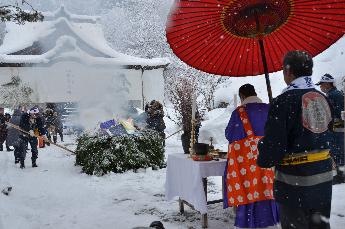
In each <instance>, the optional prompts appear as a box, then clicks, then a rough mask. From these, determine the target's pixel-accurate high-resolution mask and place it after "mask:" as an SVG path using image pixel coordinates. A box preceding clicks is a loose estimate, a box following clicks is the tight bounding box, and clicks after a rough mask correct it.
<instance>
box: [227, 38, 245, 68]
mask: <svg viewBox="0 0 345 229" xmlns="http://www.w3.org/2000/svg"><path fill="white" fill-rule="evenodd" d="M238 41H239V42H242V39H240V40H239V39H238ZM236 51H237V52H236ZM239 51H240V49H239V45H236V47H235V50H234V52H236V54H235V55H232V56H231V57H230V58H229V60H228V64H230V63H229V61H230V60H232V59H233V58H236V57H237V56H238V53H239ZM228 64H227V65H228ZM234 64H235V61H232V66H231V68H228V69H230V70H231V69H233V67H234ZM231 73H232V70H231Z"/></svg>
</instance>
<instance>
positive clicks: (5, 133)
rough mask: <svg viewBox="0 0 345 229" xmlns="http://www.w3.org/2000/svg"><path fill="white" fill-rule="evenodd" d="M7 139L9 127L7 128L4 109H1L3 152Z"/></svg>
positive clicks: (0, 149) (0, 131)
mask: <svg viewBox="0 0 345 229" xmlns="http://www.w3.org/2000/svg"><path fill="white" fill-rule="evenodd" d="M6 138H7V126H6V118H5V116H4V109H3V108H1V109H0V151H3V150H4V148H3V144H4V142H5V141H6Z"/></svg>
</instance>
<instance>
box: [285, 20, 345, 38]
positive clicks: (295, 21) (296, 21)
mask: <svg viewBox="0 0 345 229" xmlns="http://www.w3.org/2000/svg"><path fill="white" fill-rule="evenodd" d="M295 19H296V20H295ZM290 21H291V23H293V24H302V25H303V26H308V27H313V28H315V29H318V30H323V31H326V32H329V33H331V34H333V33H334V31H332V30H328V29H326V28H323V29H320V26H319V25H320V24H322V23H317V22H314V21H308V22H310V23H311V24H317V25H315V26H314V25H309V24H306V23H303V22H305V21H304V20H297V18H294V19H291V20H290ZM322 25H325V24H322ZM327 26H329V27H331V26H330V25H327ZM339 29H344V28H339Z"/></svg>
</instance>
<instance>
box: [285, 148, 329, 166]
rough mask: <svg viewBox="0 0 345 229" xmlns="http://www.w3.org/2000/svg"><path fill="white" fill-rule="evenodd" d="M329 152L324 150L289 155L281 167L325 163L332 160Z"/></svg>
mask: <svg viewBox="0 0 345 229" xmlns="http://www.w3.org/2000/svg"><path fill="white" fill-rule="evenodd" d="M330 157H331V155H330V153H329V150H322V151H317V152H309V153H302V154H294V155H289V156H288V157H285V158H284V159H283V162H282V163H281V165H300V164H305V163H311V162H317V161H323V160H326V159H328V158H330Z"/></svg>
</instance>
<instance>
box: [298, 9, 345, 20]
mask: <svg viewBox="0 0 345 229" xmlns="http://www.w3.org/2000/svg"><path fill="white" fill-rule="evenodd" d="M295 12H297V13H298V15H299V16H300V15H301V14H304V15H307V16H308V17H312V16H310V15H309V14H314V15H320V14H325V15H329V14H330V13H329V12H313V11H310V12H309V11H308V12H306V11H298V10H295ZM344 15H345V14H344V13H332V16H344ZM313 18H317V19H319V17H313ZM328 20H332V21H340V22H344V21H345V20H338V19H332V18H328Z"/></svg>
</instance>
